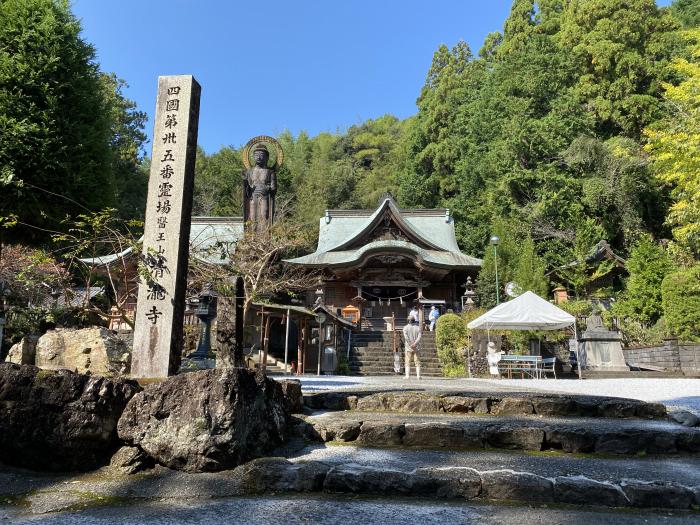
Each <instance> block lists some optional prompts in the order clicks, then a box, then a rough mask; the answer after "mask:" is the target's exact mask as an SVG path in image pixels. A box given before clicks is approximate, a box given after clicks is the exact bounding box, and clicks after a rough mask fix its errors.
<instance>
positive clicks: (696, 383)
mask: <svg viewBox="0 0 700 525" xmlns="http://www.w3.org/2000/svg"><path fill="white" fill-rule="evenodd" d="M473 381H477V382H479V383H483V384H486V385H490V386H493V385H498V384H500V383H506V386H507V387H508V388H518V389H522V388H527V389H532V390H541V391H547V392H560V393H566V394H590V395H597V396H618V397H628V398H631V399H639V400H641V401H651V402H656V403H663V404H664V405H666V406H668V407H673V408H682V409H684V410H691V411H693V412H697V413H700V379H683V378H648V379H645V378H624V379H586V380H584V381H577V380H571V379H545V380H540V381H535V380H529V381H528V380H527V379H504V380H499V379H475V380H473Z"/></svg>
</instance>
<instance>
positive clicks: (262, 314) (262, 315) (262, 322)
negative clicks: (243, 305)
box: [258, 306, 265, 367]
mask: <svg viewBox="0 0 700 525" xmlns="http://www.w3.org/2000/svg"><path fill="white" fill-rule="evenodd" d="M264 342H265V307H264V306H262V307H261V308H260V350H258V367H262V354H263V346H264Z"/></svg>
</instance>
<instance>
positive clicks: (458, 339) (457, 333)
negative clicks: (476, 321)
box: [435, 313, 469, 372]
mask: <svg viewBox="0 0 700 525" xmlns="http://www.w3.org/2000/svg"><path fill="white" fill-rule="evenodd" d="M468 336H469V331H468V329H467V322H466V321H465V320H464V319H463V318H462V317H460V316H459V315H457V314H452V313H447V314H444V315H441V316H440V318H439V319H438V322H437V327H436V332H435V346H436V347H437V355H438V359H439V360H440V364H441V365H442V368H443V371H444V372H447V371H448V370H450V369H451V368H455V367H458V366H460V365H461V366H462V369H464V363H463V358H462V355H461V353H460V351H459V349H460V348H463V347H465V346H467V343H468Z"/></svg>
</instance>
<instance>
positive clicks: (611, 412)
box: [304, 390, 666, 419]
mask: <svg viewBox="0 0 700 525" xmlns="http://www.w3.org/2000/svg"><path fill="white" fill-rule="evenodd" d="M304 404H305V405H306V406H307V407H308V408H310V409H325V410H361V411H366V412H378V411H388V412H401V413H411V414H442V413H452V414H466V415H483V414H491V415H494V416H531V415H537V416H542V417H587V418H608V419H631V418H638V419H665V418H666V407H665V406H664V405H661V404H659V403H646V402H644V401H638V400H635V399H624V398H618V397H604V396H585V395H562V394H548V393H543V392H537V393H533V392H516V391H514V392H508V393H497V392H478V391H470V392H459V391H448V392H439V391H431V392H429V393H428V392H406V391H403V390H395V391H384V392H362V391H359V392H317V393H305V394H304Z"/></svg>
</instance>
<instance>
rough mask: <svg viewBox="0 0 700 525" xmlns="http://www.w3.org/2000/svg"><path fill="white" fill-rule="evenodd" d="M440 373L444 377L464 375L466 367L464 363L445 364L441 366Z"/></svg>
mask: <svg viewBox="0 0 700 525" xmlns="http://www.w3.org/2000/svg"><path fill="white" fill-rule="evenodd" d="M442 375H444V376H445V377H465V376H466V375H467V369H466V368H465V367H464V365H446V366H444V367H443V368H442Z"/></svg>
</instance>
